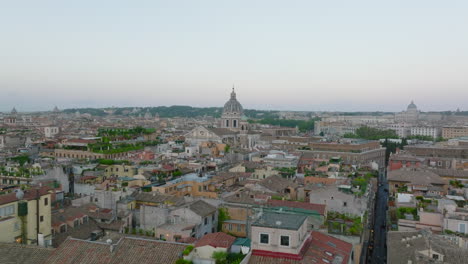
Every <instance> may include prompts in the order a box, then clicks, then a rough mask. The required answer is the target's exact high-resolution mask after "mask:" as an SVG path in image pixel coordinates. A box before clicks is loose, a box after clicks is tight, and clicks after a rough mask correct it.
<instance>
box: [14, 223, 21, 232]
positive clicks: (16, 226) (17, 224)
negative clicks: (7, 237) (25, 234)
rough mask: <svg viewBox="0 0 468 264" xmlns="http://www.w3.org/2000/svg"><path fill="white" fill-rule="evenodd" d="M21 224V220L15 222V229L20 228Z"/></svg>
mask: <svg viewBox="0 0 468 264" xmlns="http://www.w3.org/2000/svg"><path fill="white" fill-rule="evenodd" d="M20 226H21V224H20V222H15V231H18V230H20Z"/></svg>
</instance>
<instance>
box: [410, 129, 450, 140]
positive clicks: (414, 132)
mask: <svg viewBox="0 0 468 264" xmlns="http://www.w3.org/2000/svg"><path fill="white" fill-rule="evenodd" d="M410 133H411V136H429V137H433V138H437V137H440V136H441V135H442V130H441V129H440V127H430V126H416V127H411V132H410Z"/></svg>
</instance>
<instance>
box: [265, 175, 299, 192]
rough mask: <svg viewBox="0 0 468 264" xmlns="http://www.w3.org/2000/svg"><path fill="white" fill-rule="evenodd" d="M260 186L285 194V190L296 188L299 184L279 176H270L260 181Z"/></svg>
mask: <svg viewBox="0 0 468 264" xmlns="http://www.w3.org/2000/svg"><path fill="white" fill-rule="evenodd" d="M258 184H259V185H261V186H263V187H265V188H267V189H268V190H272V191H275V192H279V193H281V192H283V191H284V189H286V188H288V187H292V188H296V187H297V186H298V185H297V183H295V182H293V181H291V180H288V179H285V178H283V177H281V176H277V175H275V176H270V177H268V178H266V179H264V180H262V181H260V182H259V183H258Z"/></svg>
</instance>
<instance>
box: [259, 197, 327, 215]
mask: <svg viewBox="0 0 468 264" xmlns="http://www.w3.org/2000/svg"><path fill="white" fill-rule="evenodd" d="M267 204H268V205H270V206H274V207H292V208H300V209H304V210H312V211H316V212H318V213H319V214H320V215H325V208H326V205H324V204H313V203H306V202H293V201H281V200H268V202H267Z"/></svg>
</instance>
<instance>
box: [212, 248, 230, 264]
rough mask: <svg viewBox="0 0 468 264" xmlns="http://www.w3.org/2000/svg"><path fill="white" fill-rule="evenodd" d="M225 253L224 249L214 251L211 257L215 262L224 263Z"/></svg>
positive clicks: (217, 263)
mask: <svg viewBox="0 0 468 264" xmlns="http://www.w3.org/2000/svg"><path fill="white" fill-rule="evenodd" d="M227 255H228V253H227V252H225V251H215V252H213V255H212V256H211V257H212V258H213V259H214V260H215V261H216V264H225V263H226V259H227Z"/></svg>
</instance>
